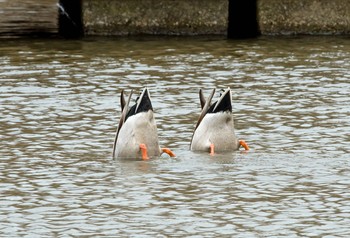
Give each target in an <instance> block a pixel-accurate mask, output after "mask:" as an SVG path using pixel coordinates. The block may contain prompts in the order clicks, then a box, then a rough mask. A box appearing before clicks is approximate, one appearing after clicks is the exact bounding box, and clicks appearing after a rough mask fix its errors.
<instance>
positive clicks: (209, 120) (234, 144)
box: [191, 111, 239, 151]
mask: <svg viewBox="0 0 350 238" xmlns="http://www.w3.org/2000/svg"><path fill="white" fill-rule="evenodd" d="M211 144H214V145H215V151H233V150H237V149H238V148H239V143H238V140H237V138H236V135H235V132H234V126H233V118H232V114H231V113H230V112H227V111H226V112H218V113H207V114H206V115H205V116H204V118H203V119H202V121H201V123H200V124H199V126H198V127H197V129H196V130H195V132H194V134H193V138H192V143H191V150H194V151H196V150H197V151H208V148H209V147H210V145H211Z"/></svg>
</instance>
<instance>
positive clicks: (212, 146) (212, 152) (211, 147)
mask: <svg viewBox="0 0 350 238" xmlns="http://www.w3.org/2000/svg"><path fill="white" fill-rule="evenodd" d="M214 148H215V146H214V144H210V146H209V150H210V155H214V154H215V152H214Z"/></svg>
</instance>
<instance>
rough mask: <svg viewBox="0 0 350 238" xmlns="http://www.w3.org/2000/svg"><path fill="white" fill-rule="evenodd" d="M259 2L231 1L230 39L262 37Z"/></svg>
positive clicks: (228, 34) (229, 18) (228, 33)
mask: <svg viewBox="0 0 350 238" xmlns="http://www.w3.org/2000/svg"><path fill="white" fill-rule="evenodd" d="M257 1H258V0H229V17H228V30H227V36H228V38H231V39H242V38H253V37H257V36H259V35H260V32H259V23H258V10H257Z"/></svg>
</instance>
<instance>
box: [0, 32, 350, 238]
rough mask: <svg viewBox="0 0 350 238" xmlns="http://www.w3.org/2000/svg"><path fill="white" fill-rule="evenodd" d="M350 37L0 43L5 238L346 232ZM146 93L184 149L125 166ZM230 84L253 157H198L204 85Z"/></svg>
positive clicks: (162, 126)
mask: <svg viewBox="0 0 350 238" xmlns="http://www.w3.org/2000/svg"><path fill="white" fill-rule="evenodd" d="M349 80H350V45H349V42H348V38H345V37H301V38H298V37H295V38H259V39H255V40H246V41H230V40H226V39H221V38H186V37H184V38H174V37H170V38H169V37H165V38H116V39H114V38H109V39H106V38H97V39H94V38H88V39H84V40H81V41H67V40H54V39H51V40H45V39H28V40H27V39H16V40H1V41H0V82H1V84H0V131H1V134H0V136H1V144H0V200H1V203H0V235H1V236H2V237H55V236H56V237H111V236H119V237H127V236H132V237H169V236H172V237H348V236H349V235H350V228H349V225H348V224H350V215H349V214H350V202H349V201H350V192H349V188H350V182H349V181H350V177H349V172H350V169H349V165H350V163H349V152H350V137H349V131H350V120H349V116H350V109H349V105H350V98H349V92H350V84H349V82H350V81H349ZM145 86H147V87H149V89H150V92H151V97H152V102H153V107H154V109H155V113H156V119H157V123H158V129H159V137H160V142H161V144H162V145H164V146H167V147H170V148H171V149H172V150H173V151H174V152H175V153H176V154H177V158H176V159H172V158H168V157H166V156H164V157H162V158H159V159H154V160H150V161H119V160H117V161H113V160H112V159H111V153H112V144H113V139H114V133H115V130H116V127H117V123H118V119H119V116H120V105H119V94H120V91H121V90H122V89H125V90H127V92H128V91H129V90H131V89H134V90H136V91H141V90H142V88H143V87H145ZM226 87H230V88H231V89H232V91H233V116H234V118H235V127H236V134H237V135H238V136H239V137H240V138H242V139H245V140H246V141H247V142H248V143H249V145H250V147H251V149H252V150H251V151H249V152H248V153H242V152H235V153H227V154H218V155H217V156H215V157H210V156H209V155H208V154H206V153H194V152H190V151H189V143H190V140H191V136H192V131H193V129H194V126H195V123H196V120H197V118H198V116H199V113H200V105H199V99H198V90H199V88H203V89H204V91H205V93H206V94H208V93H209V92H210V90H211V89H212V88H218V89H220V88H226Z"/></svg>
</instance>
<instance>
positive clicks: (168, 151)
mask: <svg viewBox="0 0 350 238" xmlns="http://www.w3.org/2000/svg"><path fill="white" fill-rule="evenodd" d="M161 150H162V152H163V153H166V154H168V155H169V156H170V157H176V155H175V154H174V152H172V151H171V150H170V149H168V148H162V149H161Z"/></svg>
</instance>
